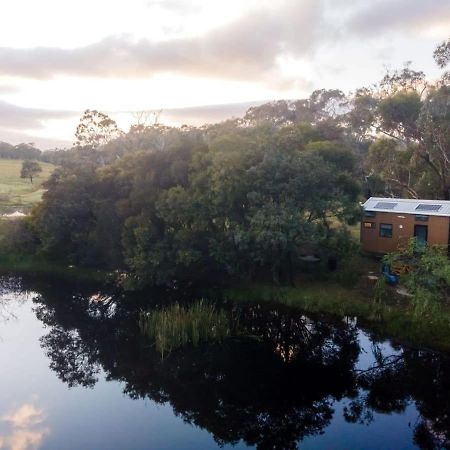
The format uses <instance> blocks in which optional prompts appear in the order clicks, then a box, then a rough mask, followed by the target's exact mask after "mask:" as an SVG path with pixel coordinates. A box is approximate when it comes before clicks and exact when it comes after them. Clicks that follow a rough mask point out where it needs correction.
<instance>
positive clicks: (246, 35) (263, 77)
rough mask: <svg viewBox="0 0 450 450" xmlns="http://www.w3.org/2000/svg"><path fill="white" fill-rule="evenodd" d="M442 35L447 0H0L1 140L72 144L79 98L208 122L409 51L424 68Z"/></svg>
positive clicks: (394, 62)
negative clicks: (161, 110)
mask: <svg viewBox="0 0 450 450" xmlns="http://www.w3.org/2000/svg"><path fill="white" fill-rule="evenodd" d="M449 36H450V0H270V1H268V0H226V1H223V0H220V1H219V0H127V1H125V0H65V1H61V0H3V1H1V2H0V140H4V141H9V142H12V143H18V142H21V141H34V142H36V143H37V144H38V145H39V146H41V147H43V148H47V147H52V146H55V145H59V146H61V145H65V144H70V143H71V142H72V141H73V140H74V138H73V133H74V130H75V128H76V125H77V122H78V118H79V116H80V115H81V113H82V112H83V110H85V109H87V108H90V109H99V110H102V111H105V112H107V113H108V114H110V116H111V117H112V118H114V119H116V120H117V121H118V122H119V124H120V125H121V126H122V127H123V128H125V130H126V129H127V128H128V127H129V125H130V123H131V122H132V120H133V117H132V114H131V113H132V112H133V111H142V110H159V109H163V113H162V115H161V121H163V122H168V123H170V124H181V123H191V124H200V123H203V122H213V121H217V120H221V119H223V118H225V117H228V116H232V115H241V114H242V113H243V112H244V111H245V109H246V108H247V107H248V106H249V105H251V104H257V103H261V102H263V101H266V100H272V99H285V98H289V99H294V98H301V97H305V96H308V95H309V93H310V92H311V91H312V90H314V89H317V88H322V87H325V88H340V89H342V90H344V91H350V90H353V89H355V88H357V87H359V86H362V85H368V84H370V83H373V82H376V81H378V80H379V79H380V78H381V76H382V75H383V73H384V71H385V68H386V67H390V68H397V67H401V66H402V64H403V63H404V62H405V61H409V60H412V61H413V62H414V67H415V68H417V69H420V70H424V71H425V72H426V73H427V74H428V76H429V77H430V78H433V77H437V76H438V70H437V68H436V67H435V64H434V62H433V59H432V52H433V49H434V47H435V46H436V45H437V44H438V43H440V42H441V41H442V40H444V39H446V38H448V37H449ZM220 105H227V106H220ZM198 107H200V108H198Z"/></svg>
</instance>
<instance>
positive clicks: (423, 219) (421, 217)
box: [416, 214, 428, 222]
mask: <svg viewBox="0 0 450 450" xmlns="http://www.w3.org/2000/svg"><path fill="white" fill-rule="evenodd" d="M416 221H417V222H428V216H424V215H422V214H417V215H416Z"/></svg>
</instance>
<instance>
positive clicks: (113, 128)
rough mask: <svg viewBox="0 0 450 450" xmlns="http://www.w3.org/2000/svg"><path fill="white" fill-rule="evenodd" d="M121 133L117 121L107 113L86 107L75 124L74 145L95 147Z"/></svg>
mask: <svg viewBox="0 0 450 450" xmlns="http://www.w3.org/2000/svg"><path fill="white" fill-rule="evenodd" d="M121 135H122V131H120V130H119V127H118V126H117V123H116V122H115V121H114V120H113V119H111V118H110V117H109V116H108V115H107V114H105V113H102V112H100V111H97V110H95V109H93V110H90V109H87V110H86V111H85V112H84V114H83V115H82V116H81V119H80V123H79V124H78V126H77V130H76V132H75V137H76V138H77V142H76V143H75V145H77V146H80V147H83V146H85V147H90V148H92V149H97V148H98V147H100V146H102V145H105V144H107V143H108V142H110V141H112V140H113V139H116V138H118V137H120V136H121Z"/></svg>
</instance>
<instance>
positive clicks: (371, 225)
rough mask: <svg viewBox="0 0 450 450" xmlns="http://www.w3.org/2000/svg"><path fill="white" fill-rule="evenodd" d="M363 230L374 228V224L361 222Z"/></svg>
mask: <svg viewBox="0 0 450 450" xmlns="http://www.w3.org/2000/svg"><path fill="white" fill-rule="evenodd" d="M363 228H376V223H375V222H363Z"/></svg>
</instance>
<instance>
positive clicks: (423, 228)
mask: <svg viewBox="0 0 450 450" xmlns="http://www.w3.org/2000/svg"><path fill="white" fill-rule="evenodd" d="M414 236H415V238H416V245H417V248H418V249H421V248H422V249H423V248H424V247H425V245H426V244H427V241H428V226H427V225H414Z"/></svg>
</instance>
